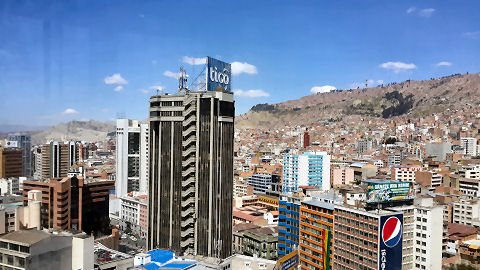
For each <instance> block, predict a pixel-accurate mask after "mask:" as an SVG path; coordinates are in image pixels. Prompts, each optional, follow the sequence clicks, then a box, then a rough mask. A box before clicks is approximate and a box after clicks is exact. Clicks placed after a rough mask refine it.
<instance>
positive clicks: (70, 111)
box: [62, 108, 78, 114]
mask: <svg viewBox="0 0 480 270" xmlns="http://www.w3.org/2000/svg"><path fill="white" fill-rule="evenodd" d="M62 114H78V111H76V110H75V109H72V108H68V109H66V110H65V111H63V112H62Z"/></svg>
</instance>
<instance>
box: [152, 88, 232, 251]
mask: <svg viewBox="0 0 480 270" xmlns="http://www.w3.org/2000/svg"><path fill="white" fill-rule="evenodd" d="M234 115H235V107H234V101H233V94H232V93H229V92H224V91H207V92H205V91H203V92H188V91H187V92H179V93H178V94H175V95H168V94H165V95H157V96H153V97H152V98H151V99H150V150H151V151H150V178H149V221H148V222H149V224H148V248H149V249H153V248H164V249H170V250H175V251H180V252H185V253H189V254H194V255H203V256H209V257H218V258H226V257H228V256H230V255H231V249H232V203H233V133H234Z"/></svg>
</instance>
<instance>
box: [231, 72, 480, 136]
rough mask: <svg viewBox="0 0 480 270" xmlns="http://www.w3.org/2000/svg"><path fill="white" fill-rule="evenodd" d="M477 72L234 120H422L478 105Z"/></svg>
mask: <svg viewBox="0 0 480 270" xmlns="http://www.w3.org/2000/svg"><path fill="white" fill-rule="evenodd" d="M478 97H480V73H474V74H468V73H467V74H453V75H449V76H444V77H440V78H436V79H433V78H432V79H430V80H421V81H413V80H407V81H404V82H400V83H390V84H387V85H380V86H376V87H371V88H363V89H355V90H335V91H332V92H328V93H317V94H312V95H308V96H304V97H301V98H299V99H295V100H287V101H285V102H281V103H276V104H257V105H255V106H253V107H252V108H251V109H250V110H249V111H248V112H247V113H244V114H241V115H238V116H237V117H236V124H235V126H236V127H238V128H257V127H277V126H280V125H290V124H293V123H295V124H298V125H309V124H311V123H313V122H317V121H337V120H340V119H342V118H344V117H348V116H353V115H360V116H363V117H372V118H377V117H381V118H391V117H396V116H402V115H412V116H415V117H416V116H425V115H430V114H432V113H439V112H442V111H444V110H446V109H454V108H459V106H464V105H465V104H467V105H468V104H469V105H473V104H476V105H478V104H480V99H479V98H478Z"/></svg>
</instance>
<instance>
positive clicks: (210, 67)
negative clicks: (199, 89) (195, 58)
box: [206, 57, 232, 92]
mask: <svg viewBox="0 0 480 270" xmlns="http://www.w3.org/2000/svg"><path fill="white" fill-rule="evenodd" d="M206 75H207V91H226V92H231V91H232V88H231V86H232V66H231V65H230V64H229V63H225V62H222V61H220V60H217V59H214V58H211V57H207V74H206Z"/></svg>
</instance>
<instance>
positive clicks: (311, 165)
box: [282, 152, 331, 192]
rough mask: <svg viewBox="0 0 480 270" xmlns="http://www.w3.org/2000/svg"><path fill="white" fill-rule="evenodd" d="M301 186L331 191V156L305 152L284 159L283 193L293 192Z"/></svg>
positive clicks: (324, 153)
mask: <svg viewBox="0 0 480 270" xmlns="http://www.w3.org/2000/svg"><path fill="white" fill-rule="evenodd" d="M299 186H315V187H321V188H322V189H323V190H325V191H326V190H329V189H330V187H331V185H330V155H328V154H327V153H326V152H304V153H303V154H300V155H292V154H290V155H285V156H284V158H283V186H282V192H292V191H295V190H297V189H298V187H299Z"/></svg>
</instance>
